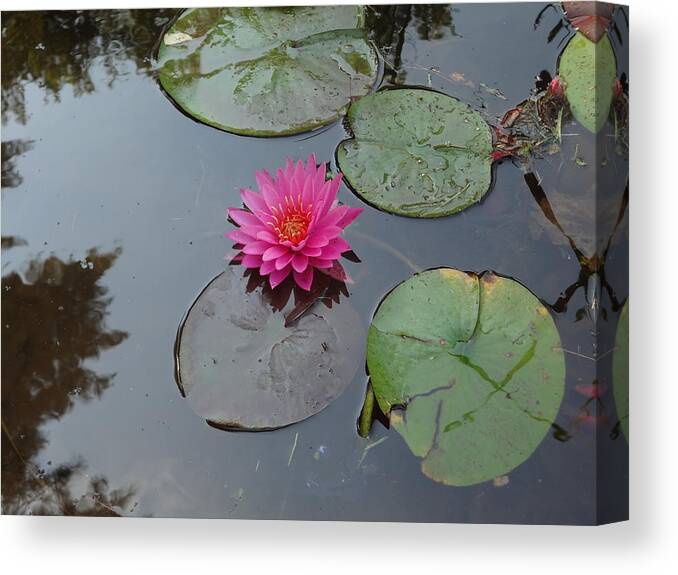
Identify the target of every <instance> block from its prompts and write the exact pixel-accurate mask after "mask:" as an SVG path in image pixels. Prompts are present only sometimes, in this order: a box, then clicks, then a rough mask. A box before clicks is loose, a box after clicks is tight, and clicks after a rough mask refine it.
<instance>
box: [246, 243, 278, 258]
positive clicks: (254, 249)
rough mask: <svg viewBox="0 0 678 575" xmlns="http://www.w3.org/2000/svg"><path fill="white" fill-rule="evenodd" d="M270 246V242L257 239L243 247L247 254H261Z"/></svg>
mask: <svg viewBox="0 0 678 575" xmlns="http://www.w3.org/2000/svg"><path fill="white" fill-rule="evenodd" d="M270 247H271V244H269V243H268V242H260V241H257V242H250V243H248V244H245V247H244V248H243V249H242V251H243V252H244V253H246V254H251V255H257V256H260V255H261V254H263V253H264V252H265V251H266V250H267V249H268V248H270Z"/></svg>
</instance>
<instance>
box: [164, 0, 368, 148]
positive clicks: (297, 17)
mask: <svg viewBox="0 0 678 575" xmlns="http://www.w3.org/2000/svg"><path fill="white" fill-rule="evenodd" d="M362 24H363V11H362V8H361V7H360V6H326V7H312V6H299V7H287V8H196V9H189V10H186V11H185V12H183V13H182V14H181V16H180V17H179V18H178V19H177V20H176V22H174V24H173V25H172V26H171V28H170V29H169V30H168V31H167V33H166V34H165V35H164V37H163V39H162V41H161V43H160V48H159V50H158V65H159V78H160V83H161V84H162V86H163V88H164V89H165V90H166V91H167V93H168V94H169V95H170V96H171V97H172V99H173V100H174V101H175V102H176V103H177V104H178V105H179V107H180V108H182V109H183V110H184V111H186V112H187V113H188V114H189V115H191V116H193V117H194V118H196V119H198V120H200V121H202V122H205V123H206V124H210V125H212V126H215V127H217V128H221V129H223V130H226V131H229V132H234V133H237V134H245V135H255V136H279V135H285V134H296V133H299V132H304V131H307V130H312V129H314V128H318V127H320V126H323V125H325V124H328V123H330V122H332V121H334V120H336V119H337V118H338V117H339V116H340V115H341V114H343V113H344V112H345V110H346V107H347V106H348V104H349V102H350V101H351V99H352V98H354V97H359V96H363V95H365V94H367V93H368V92H369V90H370V89H371V88H372V86H373V85H374V82H375V80H376V77H377V68H378V62H377V55H376V52H375V51H374V49H373V48H372V46H371V44H369V42H368V41H367V39H366V36H365V32H364V30H362V28H361V26H362Z"/></svg>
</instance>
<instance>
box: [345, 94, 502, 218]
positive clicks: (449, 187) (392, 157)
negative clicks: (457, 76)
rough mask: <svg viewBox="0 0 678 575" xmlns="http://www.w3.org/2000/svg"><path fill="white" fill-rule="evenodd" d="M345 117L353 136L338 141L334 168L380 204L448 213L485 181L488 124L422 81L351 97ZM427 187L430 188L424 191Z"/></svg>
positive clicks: (409, 212) (473, 198) (394, 209)
mask: <svg viewBox="0 0 678 575" xmlns="http://www.w3.org/2000/svg"><path fill="white" fill-rule="evenodd" d="M347 118H348V123H349V126H350V129H351V133H352V134H353V137H352V138H351V139H349V140H345V141H343V142H342V143H341V144H339V148H338V150H337V161H338V164H339V168H340V169H341V171H342V173H343V174H344V176H345V178H346V181H347V182H348V184H349V185H350V186H351V187H352V188H353V190H354V191H355V192H356V194H357V195H358V196H360V197H361V198H362V199H363V200H365V201H366V202H367V203H369V204H372V205H374V206H376V207H377V208H380V209H382V210H384V211H386V212H389V213H393V214H398V215H401V216H410V217H418V218H435V217H440V216H447V215H450V214H453V213H455V212H459V211H461V210H463V209H465V208H467V207H469V206H470V205H472V204H473V203H475V202H477V201H478V200H479V199H480V198H482V197H483V196H484V195H485V194H486V193H487V192H488V190H489V189H490V184H491V180H492V176H491V169H492V158H491V156H490V154H491V152H492V134H491V132H490V127H489V126H488V124H487V123H486V122H485V121H484V120H483V119H482V118H481V117H480V115H479V114H478V113H477V112H475V111H474V110H472V109H471V108H470V107H469V106H467V105H466V104H464V103H463V102H460V101H459V100H457V99H455V98H452V97H450V96H446V95H444V94H439V93H437V92H433V91H431V90H424V89H412V88H401V89H389V90H382V91H380V92H377V93H376V94H371V95H369V96H366V97H364V98H361V99H360V100H357V101H356V102H354V103H353V104H351V107H350V108H349V111H348V116H347ZM386 174H388V175H389V177H393V181H392V182H391V183H392V185H391V188H392V189H391V190H389V189H384V187H383V185H382V182H383V179H384V176H385V175H386ZM396 175H397V184H395V182H396ZM427 188H432V192H433V193H432V196H431V197H430V198H428V199H424V198H423V197H422V194H423V192H424V190H425V189H427Z"/></svg>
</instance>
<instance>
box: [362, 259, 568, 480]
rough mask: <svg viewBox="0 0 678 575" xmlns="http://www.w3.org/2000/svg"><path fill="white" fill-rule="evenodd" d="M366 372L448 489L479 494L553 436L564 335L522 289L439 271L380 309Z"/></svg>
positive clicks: (394, 420)
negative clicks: (477, 489)
mask: <svg viewBox="0 0 678 575" xmlns="http://www.w3.org/2000/svg"><path fill="white" fill-rule="evenodd" d="M367 364H368V368H369V372H370V378H371V382H372V388H373V390H374V393H375V396H376V399H377V402H378V404H379V407H380V409H381V410H382V411H383V412H384V413H385V414H387V415H389V417H390V421H391V425H392V426H393V427H394V428H395V429H396V430H397V431H398V433H400V435H402V437H403V438H404V439H405V441H406V443H407V445H408V446H409V448H410V450H411V451H412V453H414V454H415V455H416V456H418V457H420V458H422V463H421V466H422V471H423V472H424V474H426V475H427V476H428V477H430V478H431V479H433V480H435V481H439V482H441V483H445V484H447V485H472V484H475V483H480V482H483V481H487V480H490V479H493V478H494V477H498V476H500V475H505V474H506V473H508V472H509V471H511V470H512V469H514V468H515V467H517V466H518V465H520V464H521V463H523V462H524V461H525V460H526V459H527V458H528V457H529V456H530V455H531V454H532V453H533V452H534V450H535V449H536V448H537V446H538V445H539V444H540V443H541V441H542V439H543V438H544V436H545V435H546V434H547V433H548V431H549V429H550V427H551V425H552V424H553V421H554V419H555V417H556V414H557V413H558V409H559V407H560V403H561V400H562V397H563V392H564V378H565V362H564V358H563V353H562V351H561V347H560V338H559V336H558V332H557V330H556V326H555V324H554V322H553V320H552V318H551V316H550V314H549V312H548V311H547V309H546V308H545V307H544V306H543V305H542V304H541V303H540V302H539V300H538V299H537V298H536V297H535V296H534V295H533V294H532V293H530V292H529V291H528V290H527V289H526V288H525V287H523V286H522V285H520V284H519V283H517V282H515V281H513V280H511V279H507V278H503V277H499V276H496V275H494V274H492V273H490V272H485V273H483V274H482V275H480V276H478V275H476V274H472V273H465V272H461V271H458V270H454V269H449V268H441V269H435V270H430V271H425V272H422V273H419V274H416V275H414V276H412V277H411V278H410V279H408V280H407V281H405V282H403V283H402V284H400V285H399V286H397V287H396V288H395V289H394V290H393V291H392V292H391V293H389V294H388V295H387V296H386V298H385V299H384V300H383V301H382V303H381V306H380V307H379V309H378V310H377V313H376V314H375V316H374V319H373V321H372V325H371V326H370V330H369V334H368V343H367Z"/></svg>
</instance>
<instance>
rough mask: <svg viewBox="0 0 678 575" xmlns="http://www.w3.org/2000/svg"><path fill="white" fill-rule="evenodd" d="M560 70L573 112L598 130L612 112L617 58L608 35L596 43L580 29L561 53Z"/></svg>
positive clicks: (580, 120) (580, 121)
mask: <svg viewBox="0 0 678 575" xmlns="http://www.w3.org/2000/svg"><path fill="white" fill-rule="evenodd" d="M558 73H559V75H560V77H561V78H562V79H563V81H564V82H565V97H566V98H567V101H568V103H569V104H570V109H571V110H572V114H573V115H574V117H575V118H576V119H577V121H578V122H579V123H580V124H581V125H582V126H584V127H585V128H586V129H587V130H589V131H590V132H593V133H597V132H599V131H600V129H601V128H602V127H603V126H604V125H605V122H606V120H607V118H608V116H609V115H610V105H611V104H612V93H613V88H614V80H615V77H616V74H617V61H616V59H615V57H614V52H613V50H612V45H611V44H610V39H609V38H608V37H607V35H604V36H603V37H602V38H601V39H600V40H599V41H598V42H597V43H594V42H591V40H589V39H588V38H587V37H586V36H584V35H583V34H582V33H581V32H577V34H575V35H574V36H573V37H572V39H571V40H570V41H569V42H568V44H567V46H566V47H565V50H564V51H563V53H562V55H561V56H560V63H559V66H558Z"/></svg>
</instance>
